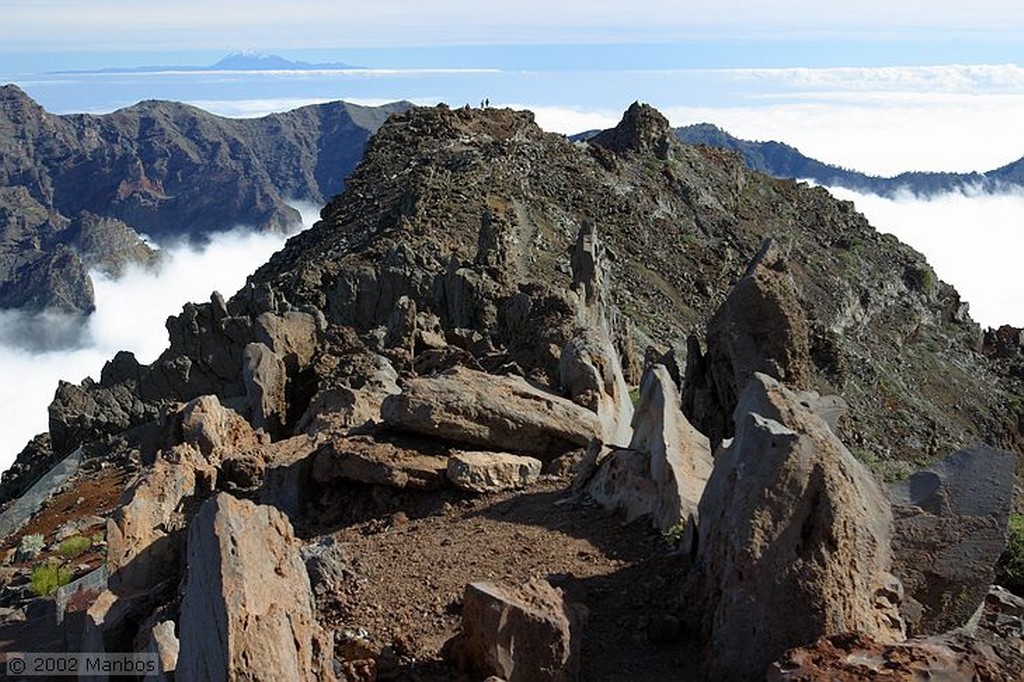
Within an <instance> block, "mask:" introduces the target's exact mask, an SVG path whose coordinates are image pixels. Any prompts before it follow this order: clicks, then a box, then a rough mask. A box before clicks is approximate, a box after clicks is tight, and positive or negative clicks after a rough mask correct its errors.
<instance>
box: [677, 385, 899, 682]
mask: <svg viewBox="0 0 1024 682" xmlns="http://www.w3.org/2000/svg"><path fill="white" fill-rule="evenodd" d="M891 524H892V516H891V514H890V512H889V504H888V500H887V499H886V498H885V496H884V494H883V493H882V491H881V490H880V489H879V487H878V485H877V484H876V483H875V482H874V480H873V479H872V477H871V474H870V473H869V472H868V471H867V469H866V468H864V466H863V465H862V464H860V462H858V461H857V460H855V459H854V458H853V456H852V455H851V454H850V453H849V452H848V451H847V450H846V448H845V447H843V444H842V443H841V442H839V440H838V439H837V438H836V437H835V435H834V434H833V433H832V431H831V430H830V429H829V428H828V426H827V425H826V424H825V423H824V422H823V421H822V420H821V419H820V418H818V417H817V416H816V415H815V414H814V413H812V412H811V411H810V410H809V409H807V408H806V407H804V406H803V405H801V404H800V402H799V401H798V399H797V397H796V395H794V394H793V393H792V392H791V391H789V390H788V389H786V388H785V387H783V386H782V385H781V384H779V383H778V382H776V381H775V380H773V379H771V378H770V377H767V376H765V375H761V374H759V375H756V376H755V379H754V381H752V382H751V383H750V385H749V386H748V388H747V390H746V391H745V392H744V394H743V396H742V397H741V399H740V404H739V406H738V407H737V409H736V437H735V439H734V441H733V442H732V444H731V445H730V446H729V447H728V448H726V449H725V450H724V451H723V452H722V454H720V455H719V457H718V459H717V460H716V461H715V468H714V471H713V472H712V474H711V478H710V480H709V481H708V484H707V487H706V489H705V491H704V496H703V497H702V498H701V502H700V528H699V545H698V548H697V555H696V562H697V565H698V566H699V567H700V571H699V572H698V573H697V574H695V575H696V576H697V577H696V579H695V580H696V581H698V582H700V581H702V582H700V588H701V590H702V591H701V592H699V594H700V597H698V599H702V600H703V601H701V602H699V603H701V606H699V607H695V608H697V609H698V611H699V612H702V616H703V622H702V624H701V626H702V628H703V632H704V635H705V636H706V637H707V641H708V642H709V643H710V646H711V654H710V660H709V675H710V679H756V678H758V677H760V676H762V675H764V672H765V670H767V668H768V665H769V664H770V663H771V662H772V661H773V660H776V659H777V658H778V657H779V656H780V655H781V654H782V652H783V651H785V650H786V649H788V648H790V647H793V646H799V645H802V644H807V643H810V642H813V641H815V640H816V639H818V638H819V637H821V636H827V635H832V634H838V633H842V632H851V631H856V632H862V633H866V634H868V635H870V636H871V637H874V638H876V639H877V640H879V641H883V642H892V641H898V640H902V639H903V636H904V635H903V623H902V621H901V620H900V616H899V611H898V607H899V601H900V597H901V594H902V588H901V586H900V584H899V581H898V580H896V579H895V578H894V577H892V576H891V575H890V573H889V570H890V563H891V560H890V553H889V541H890V533H891Z"/></svg>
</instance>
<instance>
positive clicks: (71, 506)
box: [0, 467, 126, 550]
mask: <svg viewBox="0 0 1024 682" xmlns="http://www.w3.org/2000/svg"><path fill="white" fill-rule="evenodd" d="M125 482H126V474H125V473H124V472H123V471H121V470H118V469H116V468H114V467H111V468H108V469H101V470H100V471H99V472H97V473H94V474H82V473H79V474H77V475H76V477H75V478H74V479H72V484H71V486H70V487H68V488H67V489H66V490H64V491H63V492H60V493H57V494H56V495H54V496H53V497H52V498H51V499H50V500H49V501H48V502H47V503H46V504H44V505H43V508H42V509H40V510H39V511H38V512H37V513H36V514H35V516H33V517H32V520H31V521H29V522H28V523H27V524H26V525H25V526H24V527H23V528H22V529H21V530H19V531H18V532H17V533H14V534H13V535H11V536H10V537H8V538H7V539H6V540H5V541H4V543H3V544H2V545H0V550H7V549H11V548H13V547H17V546H18V543H19V542H21V538H22V537H24V536H25V535H31V534H33V533H39V534H41V535H42V536H43V537H44V538H46V539H47V540H48V541H50V540H52V536H53V532H54V531H56V530H57V529H58V528H60V527H61V526H62V525H64V524H65V523H67V522H68V521H71V520H73V519H77V518H81V517H83V516H88V515H95V516H103V517H106V516H108V515H109V514H110V513H111V512H112V511H113V510H114V508H115V507H116V506H117V503H118V502H119V501H120V499H121V493H122V492H124V489H125Z"/></svg>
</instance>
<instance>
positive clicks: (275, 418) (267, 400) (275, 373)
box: [242, 343, 288, 435]
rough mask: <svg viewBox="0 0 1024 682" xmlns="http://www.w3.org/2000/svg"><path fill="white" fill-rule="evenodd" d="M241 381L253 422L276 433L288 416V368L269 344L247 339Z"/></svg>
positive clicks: (265, 429)
mask: <svg viewBox="0 0 1024 682" xmlns="http://www.w3.org/2000/svg"><path fill="white" fill-rule="evenodd" d="M244 362H245V364H244V365H243V367H242V381H243V382H244V384H245V396H246V398H247V400H248V403H249V409H250V411H251V414H252V416H251V419H252V423H253V426H255V427H256V428H259V429H263V430H264V431H266V432H267V433H269V434H272V435H277V434H279V433H281V431H282V430H283V429H284V424H285V421H286V419H287V417H288V370H287V368H286V367H285V363H284V360H282V359H281V358H280V357H279V356H278V355H277V354H276V353H274V351H272V350H271V349H270V347H269V346H267V345H266V344H263V343H250V344H249V345H247V346H246V347H245V353H244Z"/></svg>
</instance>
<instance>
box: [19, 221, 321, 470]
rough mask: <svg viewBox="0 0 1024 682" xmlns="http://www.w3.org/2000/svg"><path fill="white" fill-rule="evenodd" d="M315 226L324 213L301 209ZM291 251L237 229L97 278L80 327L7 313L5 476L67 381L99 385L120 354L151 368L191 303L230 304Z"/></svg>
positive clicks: (279, 240)
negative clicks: (152, 263) (171, 324)
mask: <svg viewBox="0 0 1024 682" xmlns="http://www.w3.org/2000/svg"><path fill="white" fill-rule="evenodd" d="M298 208H299V209H300V211H301V212H302V214H303V223H304V224H305V225H307V226H308V225H310V224H312V222H313V221H314V220H315V219H316V216H317V210H318V209H316V208H314V207H311V206H302V207H298ZM283 243H284V236H283V235H279V234H268V233H254V232H251V231H249V230H243V229H237V230H232V231H229V232H223V233H219V234H217V235H214V236H213V238H212V239H211V240H210V243H209V245H207V246H206V247H204V248H192V247H187V246H178V247H171V248H168V249H166V250H165V251H164V254H165V258H164V262H163V264H162V266H161V267H160V269H159V270H158V271H156V272H152V271H148V270H144V269H140V268H134V269H129V271H128V272H126V273H125V275H124V277H122V278H120V279H118V280H116V281H115V280H111V279H109V278H104V277H102V276H98V275H94V282H95V289H96V312H95V313H94V314H93V315H92V316H91V317H90V318H89V320H88V323H87V324H86V325H85V326H84V327H83V326H82V325H81V321H80V320H78V319H74V318H70V319H69V318H67V317H65V316H61V315H58V314H53V313H47V314H44V315H37V316H26V315H23V314H21V313H17V312H12V311H5V312H0V376H2V377H4V378H5V380H4V381H2V382H0V470H3V469H6V468H7V467H9V466H10V464H11V462H13V461H14V457H15V456H16V455H17V454H18V452H20V451H21V449H22V448H23V447H24V446H25V444H26V443H27V442H28V440H29V439H30V438H32V437H33V436H34V435H36V434H38V433H42V432H44V431H46V430H47V429H48V417H47V406H48V405H49V404H50V401H51V400H52V399H53V393H54V390H56V388H57V384H58V382H59V381H60V380H66V381H71V382H72V383H78V382H80V381H82V380H83V379H84V378H86V377H87V376H91V377H92V378H94V379H97V380H98V379H99V374H100V370H101V369H102V368H103V364H104V363H105V362H106V361H107V360H109V359H110V358H112V357H113V356H114V354H115V353H116V352H117V351H119V350H130V351H132V352H134V353H135V354H136V357H137V358H138V360H139V361H140V362H143V363H149V362H152V361H153V360H155V359H156V358H157V356H158V355H159V354H160V353H161V352H162V351H163V350H164V348H166V346H167V331H166V329H165V327H164V322H165V321H166V319H167V317H169V316H171V315H176V314H178V313H179V312H181V307H182V305H183V304H184V303H185V302H187V301H200V302H201V301H208V300H209V299H210V294H211V293H212V292H213V291H215V290H216V291H220V292H221V293H223V294H224V295H225V296H230V295H231V294H233V293H234V292H235V291H237V290H238V289H240V288H241V287H242V285H243V284H245V279H246V277H247V276H248V275H249V274H251V273H252V272H253V271H254V270H255V269H256V268H257V267H259V266H260V265H262V264H263V263H265V262H266V261H267V259H268V258H269V257H270V256H271V254H273V253H274V252H275V251H277V250H278V249H279V248H280V247H281V246H282V245H283Z"/></svg>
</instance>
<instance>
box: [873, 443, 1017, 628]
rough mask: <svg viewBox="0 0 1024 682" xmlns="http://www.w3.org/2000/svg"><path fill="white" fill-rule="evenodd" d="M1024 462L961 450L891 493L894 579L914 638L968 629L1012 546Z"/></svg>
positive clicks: (990, 451)
mask: <svg viewBox="0 0 1024 682" xmlns="http://www.w3.org/2000/svg"><path fill="white" fill-rule="evenodd" d="M1016 467H1017V456H1016V455H1014V454H1013V453H1010V452H1004V451H1001V450H994V449H992V448H988V447H978V448H973V449H970V450H961V451H960V452H957V453H955V454H953V455H951V456H950V457H948V458H947V459H945V460H942V461H941V462H937V463H935V464H932V465H931V466H929V467H928V468H926V469H923V470H921V471H919V472H917V473H915V474H913V475H912V476H910V477H909V478H907V479H906V480H904V481H900V482H899V483H895V484H893V485H891V486H889V496H890V498H891V500H892V509H893V517H894V524H895V525H894V533H893V545H892V546H893V572H894V573H895V574H896V575H897V576H898V577H899V578H900V580H901V581H902V582H903V587H904V589H905V590H906V596H907V599H906V601H905V604H904V609H903V611H904V614H905V616H906V617H907V621H908V625H909V626H910V628H911V630H912V632H913V634H920V635H931V634H937V633H940V632H945V631H946V630H951V629H953V628H957V627H960V626H962V625H964V624H965V623H966V622H967V621H968V620H969V619H970V618H971V616H972V615H973V614H974V612H975V611H977V609H978V605H979V604H981V602H982V600H983V599H984V598H985V594H986V593H987V592H988V586H989V585H991V584H992V581H993V579H994V577H995V564H996V562H997V561H998V560H999V556H1000V554H1002V552H1003V548H1004V547H1005V545H1006V526H1007V522H1008V520H1009V516H1010V509H1011V505H1012V502H1013V489H1014V480H1015V471H1016Z"/></svg>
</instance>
